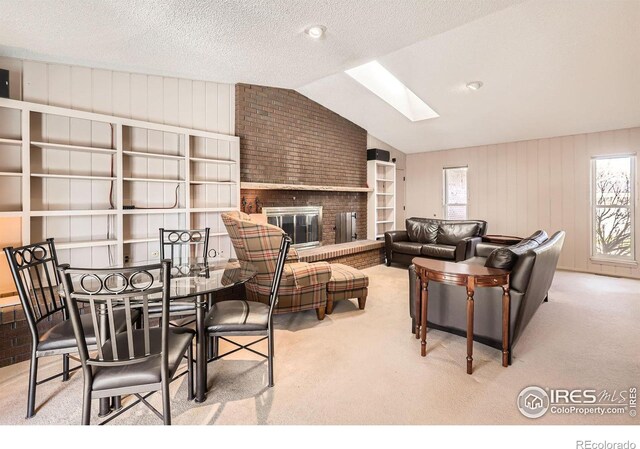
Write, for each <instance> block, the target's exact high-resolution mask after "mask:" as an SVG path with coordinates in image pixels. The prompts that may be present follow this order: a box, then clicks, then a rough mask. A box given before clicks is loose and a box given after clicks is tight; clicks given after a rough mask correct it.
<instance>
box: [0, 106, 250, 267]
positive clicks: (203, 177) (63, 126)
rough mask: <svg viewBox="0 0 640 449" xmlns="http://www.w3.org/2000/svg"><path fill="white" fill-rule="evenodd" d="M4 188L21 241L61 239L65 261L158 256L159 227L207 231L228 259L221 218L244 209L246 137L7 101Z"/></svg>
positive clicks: (1, 204)
mask: <svg viewBox="0 0 640 449" xmlns="http://www.w3.org/2000/svg"><path fill="white" fill-rule="evenodd" d="M0 191H1V192H2V195H0V217H16V218H21V219H22V236H21V237H22V242H23V244H28V243H35V242H38V241H42V240H44V239H46V238H48V237H53V238H54V239H55V241H56V247H57V249H58V253H59V254H58V256H59V258H60V260H61V262H69V263H72V264H75V265H91V266H96V267H97V266H106V265H108V264H121V263H123V262H125V261H127V260H129V261H136V260H140V261H142V260H149V259H154V258H157V254H158V250H159V247H158V239H159V237H158V228H160V227H164V228H204V227H209V228H211V235H210V240H209V241H210V247H211V248H213V249H215V250H216V251H217V252H218V254H219V256H218V257H220V258H221V259H223V258H228V257H232V256H233V248H232V246H231V243H230V241H229V238H228V235H227V233H226V231H225V228H224V224H223V223H222V220H221V219H220V215H221V213H222V212H224V211H229V210H237V209H238V208H239V203H240V145H239V139H238V137H236V136H233V135H227V134H220V133H214V132H207V131H202V130H196V129H190V128H183V127H179V126H172V125H165V124H161V123H153V122H146V121H141V120H133V119H128V118H123V117H116V116H111V115H104V114H96V113H92V112H86V111H80V110H76V109H67V108H60V107H56V106H49V105H43V104H38V103H30V102H24V101H17V100H10V99H4V98H0ZM131 206H134V208H131Z"/></svg>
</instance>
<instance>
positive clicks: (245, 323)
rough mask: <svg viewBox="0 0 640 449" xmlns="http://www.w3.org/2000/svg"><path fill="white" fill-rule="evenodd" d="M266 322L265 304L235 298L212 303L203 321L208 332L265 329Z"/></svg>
mask: <svg viewBox="0 0 640 449" xmlns="http://www.w3.org/2000/svg"><path fill="white" fill-rule="evenodd" d="M268 324H269V306H268V305H267V304H263V303H261V302H258V301H245V300H235V299H234V300H229V301H220V302H218V303H216V304H214V305H213V307H212V308H211V311H210V312H209V315H208V316H207V318H206V321H205V326H206V328H207V331H209V332H210V333H216V332H237V331H259V330H266V329H267V325H268Z"/></svg>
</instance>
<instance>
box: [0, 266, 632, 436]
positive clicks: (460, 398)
mask: <svg viewBox="0 0 640 449" xmlns="http://www.w3.org/2000/svg"><path fill="white" fill-rule="evenodd" d="M366 272H367V274H368V275H369V276H370V279H371V286H370V293H369V299H368V301H367V307H366V310H365V311H360V310H358V308H357V306H356V305H355V301H354V302H349V301H342V302H340V303H338V304H337V306H336V308H335V311H334V313H333V314H332V315H330V316H329V315H328V316H327V318H326V319H325V320H324V321H321V322H320V321H317V320H316V318H315V313H314V312H305V313H299V314H289V315H280V316H277V318H276V325H277V331H276V365H275V383H276V385H275V387H274V388H271V389H269V388H266V387H265V385H266V372H267V367H266V363H265V362H264V361H258V360H257V359H256V358H254V357H252V356H251V355H250V354H246V353H240V354H238V355H237V356H236V355H234V356H232V357H230V358H229V360H224V361H220V362H215V363H212V364H210V365H209V385H210V392H209V395H208V398H207V401H206V402H205V403H203V404H196V403H194V402H188V401H187V400H186V396H187V392H186V381H184V380H183V379H181V380H179V381H176V382H174V383H173V384H172V388H171V393H172V396H173V400H172V415H173V422H174V424H481V423H482V424H508V423H513V424H528V423H535V424H618V423H620V424H638V418H631V417H629V415H624V416H619V415H617V416H616V415H614V416H611V415H610V416H580V415H562V416H560V415H550V414H547V415H545V416H544V417H543V418H540V419H538V420H529V419H527V418H524V417H523V416H521V415H520V413H519V411H518V410H517V408H516V398H517V396H518V393H519V392H520V391H521V389H522V388H523V387H525V386H529V385H539V386H542V387H552V388H580V387H582V388H596V389H604V388H606V389H609V390H621V389H624V390H626V389H627V388H629V387H630V386H632V385H635V386H640V385H638V384H640V376H639V373H640V351H639V348H640V332H639V327H638V323H639V322H640V281H634V280H628V279H615V278H608V277H602V276H595V275H587V274H578V273H569V272H558V273H557V275H556V279H555V281H554V284H553V287H552V290H551V292H550V302H549V303H547V304H543V305H542V306H541V308H540V309H539V311H538V313H537V314H536V315H535V317H534V319H533V321H532V322H531V324H530V325H529V327H528V328H527V329H526V331H525V333H524V335H523V336H522V338H521V340H520V342H519V343H518V345H517V346H516V348H515V351H514V359H513V365H512V366H510V367H509V368H503V367H502V366H501V364H500V352H499V351H498V350H495V349H493V348H489V347H486V346H483V345H481V344H476V345H475V347H474V352H475V353H474V358H475V371H474V373H473V375H471V376H469V375H467V374H466V373H465V354H466V352H465V339H464V338H461V337H458V336H455V335H450V334H447V333H444V332H438V331H435V330H434V331H429V347H428V354H427V357H425V358H422V357H420V356H419V350H420V345H419V342H418V340H416V339H415V338H414V336H413V335H412V334H411V333H410V330H409V328H410V319H409V315H408V306H407V295H408V288H409V286H408V279H407V272H406V270H405V269H401V268H395V267H390V268H389V267H385V266H382V265H381V266H377V267H373V268H370V269H367V270H366ZM45 360H46V359H45ZM51 360H54V359H51ZM59 367H60V362H59V359H57V358H56V359H55V360H54V363H53V364H49V365H48V366H45V365H44V364H43V369H41V371H40V376H43V377H44V376H47V375H49V374H52V373H54V372H56V371H55V370H57V369H59ZM27 370H28V363H27V362H25V363H20V364H17V365H14V366H11V367H6V368H2V369H0V424H77V423H79V422H80V407H81V395H82V383H83V382H82V376H81V375H79V373H76V374H75V375H73V376H72V379H71V380H70V381H69V382H67V383H61V382H58V381H54V382H50V383H47V384H44V385H42V386H40V387H39V389H38V397H37V407H38V413H37V415H36V416H35V417H34V418H33V419H31V420H25V419H24V414H25V406H26V397H27ZM151 402H152V403H153V404H155V405H156V406H157V407H160V404H161V402H160V397H159V395H158V394H155V395H153V396H152V401H151ZM97 408H98V404H97V402H95V401H94V407H93V418H92V419H93V422H94V423H97V422H98V421H99V420H98V418H97ZM112 423H113V424H159V420H158V419H157V418H156V417H155V415H153V414H152V413H151V412H150V411H149V410H147V409H146V407H144V406H143V405H138V406H136V407H134V408H133V409H132V410H130V411H129V412H128V414H125V415H123V416H121V417H119V418H118V419H116V420H114V421H113V422H112Z"/></svg>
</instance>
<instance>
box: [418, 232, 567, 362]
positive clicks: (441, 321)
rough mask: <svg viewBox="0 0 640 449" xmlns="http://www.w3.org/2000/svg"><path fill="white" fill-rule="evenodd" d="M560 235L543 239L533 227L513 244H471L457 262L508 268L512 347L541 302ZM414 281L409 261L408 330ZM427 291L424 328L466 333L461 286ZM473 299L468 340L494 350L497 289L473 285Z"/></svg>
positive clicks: (498, 329) (498, 324)
mask: <svg viewBox="0 0 640 449" xmlns="http://www.w3.org/2000/svg"><path fill="white" fill-rule="evenodd" d="M564 236H565V233H564V231H558V232H556V233H555V234H554V235H553V236H551V238H548V239H547V234H546V233H545V232H544V231H537V232H535V233H534V234H533V235H531V236H530V237H528V238H526V239H524V240H523V241H522V242H520V243H518V244H517V245H512V246H505V245H493V244H487V243H481V244H479V245H477V247H476V249H475V252H474V253H473V256H472V257H470V258H468V259H467V260H464V261H462V262H459V263H465V264H480V265H484V266H490V267H494V268H503V269H507V270H510V272H511V273H510V280H509V283H510V285H509V288H510V291H511V317H510V335H511V338H510V340H509V341H510V344H511V346H512V347H513V345H515V343H516V342H517V341H518V339H519V338H520V336H521V335H522V332H523V330H524V328H525V327H526V326H527V324H528V323H529V321H530V320H531V318H532V317H533V315H534V314H535V312H536V311H537V310H538V307H540V304H542V302H543V301H546V300H547V295H548V293H549V288H550V287H551V282H552V281H553V276H554V274H555V271H556V266H557V264H558V258H559V257H560V251H561V250H562V244H563V242H564ZM415 285H416V272H415V268H414V266H413V265H411V266H410V267H409V291H410V294H409V313H410V315H411V318H412V320H411V321H412V323H411V330H412V332H414V331H415V326H416V320H415V317H414V314H415V299H416V291H415ZM428 289H429V314H428V317H427V328H432V329H439V330H443V331H447V332H451V333H454V334H457V335H462V336H466V302H467V295H466V293H465V289H464V287H458V286H454V285H445V284H442V283H439V282H429V286H428ZM474 302H475V311H474V316H475V319H474V331H473V338H474V340H476V341H478V342H480V343H483V344H486V345H489V346H492V347H495V348H498V349H500V348H501V347H502V288H500V287H486V288H484V287H483V288H478V289H477V290H476V292H475V301H474ZM509 349H511V348H509ZM509 353H510V354H511V353H512V352H511V351H510V352H509Z"/></svg>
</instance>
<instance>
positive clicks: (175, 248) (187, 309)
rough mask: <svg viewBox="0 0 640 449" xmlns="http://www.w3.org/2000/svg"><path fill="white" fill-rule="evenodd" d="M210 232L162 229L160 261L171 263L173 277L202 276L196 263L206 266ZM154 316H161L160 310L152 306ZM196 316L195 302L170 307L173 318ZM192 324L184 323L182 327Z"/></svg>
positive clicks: (173, 303)
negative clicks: (199, 261)
mask: <svg viewBox="0 0 640 449" xmlns="http://www.w3.org/2000/svg"><path fill="white" fill-rule="evenodd" d="M209 231H210V228H204V229H164V228H160V229H159V232H160V260H165V259H169V260H170V261H171V276H172V277H174V278H177V277H192V276H197V275H200V274H201V273H199V271H200V270H201V268H200V266H199V265H194V261H196V260H198V259H201V260H202V263H203V264H204V265H205V266H206V261H207V256H208V254H209ZM151 314H152V316H158V315H159V314H160V308H159V307H157V306H151ZM194 314H195V304H194V302H193V301H179V302H178V301H174V302H172V303H171V305H170V306H169V315H170V316H171V317H172V318H180V317H185V316H190V315H194ZM189 323H190V322H182V323H180V324H181V325H185V324H189Z"/></svg>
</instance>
